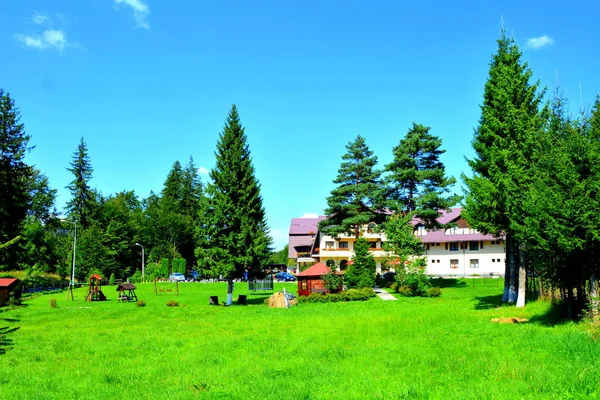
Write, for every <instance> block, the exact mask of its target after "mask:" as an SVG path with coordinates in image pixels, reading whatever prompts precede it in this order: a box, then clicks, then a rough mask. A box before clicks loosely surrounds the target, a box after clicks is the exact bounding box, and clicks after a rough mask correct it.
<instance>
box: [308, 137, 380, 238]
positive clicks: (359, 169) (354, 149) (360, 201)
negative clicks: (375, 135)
mask: <svg viewBox="0 0 600 400" xmlns="http://www.w3.org/2000/svg"><path fill="white" fill-rule="evenodd" d="M346 149H347V153H346V154H344V155H343V156H342V160H344V161H343V162H342V164H341V166H340V169H339V170H338V176H337V178H336V179H335V180H334V181H333V183H335V184H336V185H338V186H337V187H336V188H334V189H333V190H332V191H331V195H330V196H329V197H328V198H327V205H328V208H327V209H326V210H325V213H326V214H327V215H328V218H327V219H326V220H323V221H321V222H320V223H319V229H320V230H321V232H323V233H325V234H328V235H332V236H338V235H340V234H342V233H347V234H349V235H354V237H356V238H358V237H359V236H360V229H361V226H365V225H367V224H369V223H371V222H379V221H381V220H382V219H383V217H384V215H383V213H382V212H381V211H382V209H381V197H380V193H381V187H380V176H381V171H379V170H377V169H375V165H376V164H377V157H376V156H374V155H373V152H372V151H371V150H369V147H368V146H367V144H366V142H365V139H364V138H363V137H362V136H360V135H358V136H357V137H356V139H355V140H354V142H350V143H348V144H347V145H346Z"/></svg>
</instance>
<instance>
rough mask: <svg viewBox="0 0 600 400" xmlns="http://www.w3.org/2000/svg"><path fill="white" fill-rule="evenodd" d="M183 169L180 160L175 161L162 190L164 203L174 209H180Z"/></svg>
mask: <svg viewBox="0 0 600 400" xmlns="http://www.w3.org/2000/svg"><path fill="white" fill-rule="evenodd" d="M183 179H184V178H183V169H182V167H181V163H180V162H179V161H175V162H174V163H173V167H171V171H169V174H168V175H167V179H166V180H165V185H164V187H163V190H162V198H163V203H165V205H166V206H167V207H168V208H170V209H174V210H178V209H179V205H180V202H181V198H182V192H183Z"/></svg>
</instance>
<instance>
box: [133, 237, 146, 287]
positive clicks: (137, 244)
mask: <svg viewBox="0 0 600 400" xmlns="http://www.w3.org/2000/svg"><path fill="white" fill-rule="evenodd" d="M135 245H136V246H140V247H141V248H142V282H144V246H142V245H141V244H139V243H136V244H135Z"/></svg>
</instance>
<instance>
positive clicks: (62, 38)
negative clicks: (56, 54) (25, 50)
mask: <svg viewBox="0 0 600 400" xmlns="http://www.w3.org/2000/svg"><path fill="white" fill-rule="evenodd" d="M15 39H16V40H18V41H19V42H21V43H23V44H24V45H25V46H27V47H31V48H33V49H38V50H46V49H52V48H54V49H57V50H58V51H63V50H64V49H66V48H67V47H70V46H73V44H72V43H70V42H69V41H68V40H67V34H66V33H65V32H64V31H61V30H56V29H46V30H45V31H43V32H42V34H41V35H24V34H17V35H15Z"/></svg>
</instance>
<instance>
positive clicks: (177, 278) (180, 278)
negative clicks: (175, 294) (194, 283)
mask: <svg viewBox="0 0 600 400" xmlns="http://www.w3.org/2000/svg"><path fill="white" fill-rule="evenodd" d="M169 282H185V275H183V274H182V273H179V272H174V273H172V274H171V275H169Z"/></svg>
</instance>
